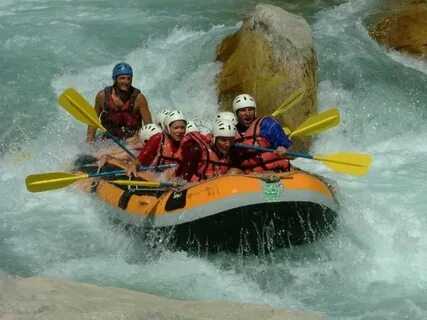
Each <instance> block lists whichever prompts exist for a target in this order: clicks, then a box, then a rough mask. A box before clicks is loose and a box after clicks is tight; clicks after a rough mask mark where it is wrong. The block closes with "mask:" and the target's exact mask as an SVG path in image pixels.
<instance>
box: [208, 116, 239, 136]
mask: <svg viewBox="0 0 427 320" xmlns="http://www.w3.org/2000/svg"><path fill="white" fill-rule="evenodd" d="M212 134H213V136H214V138H217V137H228V138H231V137H235V136H236V126H235V125H234V123H233V122H231V121H227V120H219V121H215V124H214V127H213V129H212Z"/></svg>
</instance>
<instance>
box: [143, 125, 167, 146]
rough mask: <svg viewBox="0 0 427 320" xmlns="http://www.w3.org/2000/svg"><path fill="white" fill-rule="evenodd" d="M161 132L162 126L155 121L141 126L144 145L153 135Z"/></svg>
mask: <svg viewBox="0 0 427 320" xmlns="http://www.w3.org/2000/svg"><path fill="white" fill-rule="evenodd" d="M161 132H162V128H160V127H159V126H158V125H157V124H155V123H149V124H146V125H145V126H143V127H142V128H141V133H140V134H139V137H140V140H141V142H142V145H144V144H145V143H146V142H147V141H148V140H149V139H150V138H151V137H152V136H154V135H155V134H157V133H161Z"/></svg>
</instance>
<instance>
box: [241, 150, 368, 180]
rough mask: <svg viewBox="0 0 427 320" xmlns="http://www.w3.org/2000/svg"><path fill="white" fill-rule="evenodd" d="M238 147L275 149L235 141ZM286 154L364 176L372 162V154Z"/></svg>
mask: <svg viewBox="0 0 427 320" xmlns="http://www.w3.org/2000/svg"><path fill="white" fill-rule="evenodd" d="M234 146H236V147H238V148H245V149H252V150H256V151H261V152H274V151H275V150H274V149H270V148H264V147H259V146H253V145H248V144H242V143H235V144H234ZM284 156H285V157H286V156H289V157H292V158H305V159H311V160H317V161H321V162H322V163H323V164H324V165H326V166H327V167H328V168H330V169H332V170H333V171H335V172H339V173H345V174H349V175H353V176H363V175H365V174H367V173H368V170H369V168H370V166H371V163H372V156H371V155H369V154H361V153H351V152H339V153H334V154H328V155H314V156H313V155H309V154H305V153H299V152H286V153H285V154H284Z"/></svg>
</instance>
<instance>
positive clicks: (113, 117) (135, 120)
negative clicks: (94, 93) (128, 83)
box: [100, 87, 142, 139]
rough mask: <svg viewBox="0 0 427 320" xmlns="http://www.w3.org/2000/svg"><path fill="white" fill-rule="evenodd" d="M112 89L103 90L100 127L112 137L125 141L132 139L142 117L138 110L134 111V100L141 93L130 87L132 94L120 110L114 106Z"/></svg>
mask: <svg viewBox="0 0 427 320" xmlns="http://www.w3.org/2000/svg"><path fill="white" fill-rule="evenodd" d="M112 90H113V87H106V88H105V89H104V96H105V98H104V105H103V108H102V112H101V115H100V120H101V123H102V125H103V126H104V127H105V129H107V130H108V131H109V132H110V133H111V134H112V135H113V136H115V137H117V138H120V139H126V138H129V137H132V136H133V135H135V134H136V132H137V131H138V130H139V129H140V128H141V126H142V117H141V114H140V112H139V110H135V100H136V97H137V96H138V94H140V93H141V91H139V90H138V89H136V88H133V87H131V90H132V94H131V96H130V98H129V100H128V101H126V103H124V105H123V107H121V108H120V109H119V108H118V107H117V106H116V105H115V104H114V101H113V97H112Z"/></svg>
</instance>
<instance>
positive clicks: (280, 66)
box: [217, 4, 317, 142]
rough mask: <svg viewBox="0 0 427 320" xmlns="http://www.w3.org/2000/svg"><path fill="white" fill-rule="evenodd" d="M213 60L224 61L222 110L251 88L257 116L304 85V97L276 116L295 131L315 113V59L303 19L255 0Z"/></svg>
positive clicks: (220, 92)
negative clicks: (238, 28) (238, 26)
mask: <svg viewBox="0 0 427 320" xmlns="http://www.w3.org/2000/svg"><path fill="white" fill-rule="evenodd" d="M217 60H218V61H221V62H222V63H223V68H222V70H221V72H220V74H219V76H218V97H219V103H220V106H221V109H222V110H231V103H232V100H233V98H234V97H235V96H236V95H237V94H240V93H249V94H251V95H252V96H254V97H255V99H256V101H257V106H258V115H271V113H272V112H273V111H274V110H275V109H276V108H277V107H278V106H279V105H281V104H282V102H283V101H284V100H285V99H286V98H287V97H288V96H289V95H291V94H292V93H293V92H294V91H295V90H298V89H300V88H304V98H303V99H302V101H301V102H300V103H299V104H297V105H296V106H295V107H294V108H292V110H290V111H289V112H287V113H286V114H284V115H282V116H280V119H279V120H281V122H282V123H283V124H284V125H286V126H287V127H289V128H290V129H291V130H293V129H295V128H296V127H297V126H298V125H299V124H300V123H301V122H302V121H303V120H305V119H306V118H307V116H309V115H311V114H313V113H315V111H316V108H317V77H316V69H317V58H316V54H315V51H314V48H313V39H312V34H311V29H310V26H309V25H308V23H307V22H306V21H305V19H304V18H302V17H300V16H297V15H294V14H292V13H289V12H287V11H285V10H283V9H281V8H279V7H276V6H272V5H266V4H259V5H257V6H256V8H255V10H254V12H253V13H252V14H251V15H250V16H248V17H247V18H246V19H245V20H244V22H243V24H242V26H241V28H240V30H239V31H237V32H236V33H234V34H232V35H230V36H228V37H226V38H225V39H224V40H223V41H222V43H221V44H220V45H219V46H218V48H217ZM306 142H307V141H306Z"/></svg>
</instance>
